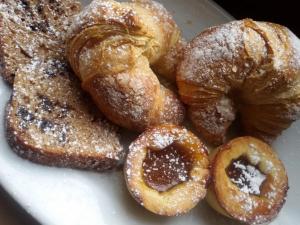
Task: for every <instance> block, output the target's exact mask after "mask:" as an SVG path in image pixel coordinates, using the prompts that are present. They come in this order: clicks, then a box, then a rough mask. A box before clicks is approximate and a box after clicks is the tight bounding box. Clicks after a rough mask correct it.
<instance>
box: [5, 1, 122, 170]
mask: <svg viewBox="0 0 300 225" xmlns="http://www.w3.org/2000/svg"><path fill="white" fill-rule="evenodd" d="M11 2H13V3H16V4H15V5H10V3H11ZM17 2H18V4H17ZM24 2H26V4H25V3H24ZM53 2H57V3H58V5H56V6H55V8H53V9H51V7H50V5H51V4H54V3H53ZM23 4H25V7H27V5H28V7H33V8H34V7H37V4H41V5H43V6H44V7H43V9H45V10H46V11H47V10H50V9H51V10H52V11H51V10H50V11H51V13H52V16H53V18H55V17H56V16H57V17H56V19H53V20H52V19H40V18H39V17H38V16H35V13H30V16H32V17H33V18H27V17H26V19H25V20H24V23H22V22H20V23H18V21H23V20H22V18H23V17H22V16H23V14H24V13H19V11H18V9H19V8H20V7H24V6H23ZM72 5H74V7H72ZM75 6H76V7H75ZM70 7H71V8H70ZM8 9H9V10H10V11H7V10H8ZM22 10H23V9H22ZM30 10H32V9H31V8H30ZM34 10H35V9H34ZM78 10H79V4H78V3H77V2H75V1H73V0H67V1H58V0H57V1H56V0H40V1H34V0H31V1H24V0H22V1H1V3H0V15H1V17H0V18H1V22H0V24H1V30H0V37H1V38H0V45H1V47H0V48H1V57H0V58H1V62H2V64H1V65H2V67H1V71H2V72H3V71H4V73H3V75H4V79H6V80H8V81H9V82H12V80H14V83H13V94H12V97H11V100H10V102H9V103H8V105H7V108H6V129H7V138H8V142H9V144H10V146H11V147H12V149H13V150H14V151H15V152H16V153H17V154H18V155H20V156H21V157H23V158H27V159H29V160H31V161H34V162H37V163H41V164H45V165H50V166H59V167H73V168H81V169H95V170H100V171H103V170H106V169H111V168H113V167H115V166H117V165H118V163H119V161H120V160H121V159H122V157H123V148H122V146H121V144H120V141H119V136H118V134H117V127H115V126H114V125H112V124H111V123H109V122H108V121H107V120H106V119H105V118H104V117H103V116H102V114H101V113H99V111H97V108H96V107H95V106H94V105H93V103H92V101H91V100H90V99H89V97H88V96H86V95H85V94H84V93H83V91H82V90H81V88H80V84H79V82H78V80H77V78H76V77H75V76H74V75H73V74H72V72H71V70H70V68H69V66H68V63H67V61H66V59H65V57H64V55H65V54H64V33H65V30H66V28H67V26H68V17H69V16H71V15H72V14H75V13H76V12H78ZM48 12H49V11H48ZM59 12H64V13H63V14H60V13H59ZM13 13H14V14H13ZM26 13H27V12H26ZM56 13H57V14H56ZM12 14H13V15H12ZM11 18H14V19H11ZM41 18H42V17H41ZM47 18H49V17H47ZM27 19H28V21H41V22H45V21H48V22H47V23H48V25H47V28H46V30H44V31H43V30H40V29H43V28H39V26H38V25H37V27H38V28H34V29H33V30H32V28H31V27H30V25H29V24H30V23H31V22H30V23H29V22H27ZM35 29H37V30H35ZM49 29H51V31H50V30H49ZM52 30H53V32H52ZM7 71H9V72H7Z"/></svg>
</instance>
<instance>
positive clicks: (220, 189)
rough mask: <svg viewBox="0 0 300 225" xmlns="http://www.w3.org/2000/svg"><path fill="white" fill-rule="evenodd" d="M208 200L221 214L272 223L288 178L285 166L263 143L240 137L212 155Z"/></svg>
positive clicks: (252, 222) (244, 220) (285, 191)
mask: <svg viewBox="0 0 300 225" xmlns="http://www.w3.org/2000/svg"><path fill="white" fill-rule="evenodd" d="M210 157H211V176H212V178H211V179H212V182H211V184H210V187H209V190H208V194H207V200H208V203H209V204H210V205H211V206H212V207H213V208H214V209H216V210H217V211H218V212H220V213H221V214H223V215H225V216H227V217H230V218H234V219H236V220H239V221H241V222H245V223H247V224H262V223H266V222H270V221H271V220H273V219H274V218H275V217H276V216H277V214H278V213H279V211H280V209H281V208H282V206H283V204H284V202H285V197H286V194H287V190H288V178H287V174H286V171H285V168H284V166H283V164H282V162H281V161H280V160H279V159H278V157H277V155H276V154H275V152H274V151H273V150H272V148H271V147H270V146H269V145H267V144H265V143H264V142H262V141H260V140H258V139H256V138H252V137H241V138H237V139H234V140H232V141H230V142H229V143H228V144H225V145H223V146H221V147H219V148H218V149H217V150H216V151H215V152H213V153H212V155H211V156H210Z"/></svg>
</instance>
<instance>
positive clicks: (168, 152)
mask: <svg viewBox="0 0 300 225" xmlns="http://www.w3.org/2000/svg"><path fill="white" fill-rule="evenodd" d="M191 169H192V161H191V157H190V155H189V154H187V150H186V149H185V148H184V147H183V146H181V145H179V144H177V143H176V142H174V143H173V144H171V145H169V146H168V147H166V148H164V149H162V150H152V149H148V152H147V155H146V158H145V159H144V162H143V176H144V181H145V182H146V184H147V185H148V186H149V187H151V188H153V189H155V190H157V191H159V192H165V191H168V190H169V189H171V188H173V187H174V186H176V185H178V184H180V183H182V182H185V181H188V180H189V173H190V171H191Z"/></svg>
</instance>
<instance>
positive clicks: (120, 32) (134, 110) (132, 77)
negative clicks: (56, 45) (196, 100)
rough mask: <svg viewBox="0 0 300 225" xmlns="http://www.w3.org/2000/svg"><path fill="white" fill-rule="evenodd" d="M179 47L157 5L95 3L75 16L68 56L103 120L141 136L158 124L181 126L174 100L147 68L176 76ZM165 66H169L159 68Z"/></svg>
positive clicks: (168, 20) (172, 25)
mask: <svg viewBox="0 0 300 225" xmlns="http://www.w3.org/2000/svg"><path fill="white" fill-rule="evenodd" d="M181 46H182V42H181V35H180V31H179V29H178V27H177V25H176V24H175V22H174V21H173V19H172V17H171V16H170V14H169V13H168V12H167V11H166V9H165V8H164V7H163V6H162V5H161V4H159V3H156V2H154V1H150V0H143V1H142V0H140V1H132V2H122V3H119V2H116V1H113V0H94V1H93V2H92V3H91V4H90V5H89V6H87V7H86V8H85V9H84V10H83V11H82V12H81V13H80V14H79V15H77V16H75V17H74V21H73V24H72V26H71V28H70V31H69V34H68V42H67V57H68V59H69V61H70V64H71V66H72V68H73V70H74V71H75V73H76V75H77V76H78V77H79V78H80V80H81V81H82V87H83V89H84V90H86V91H87V92H88V93H89V94H90V95H91V96H92V98H93V99H94V101H95V102H96V104H97V105H98V107H99V108H100V110H101V111H102V112H103V113H104V114H105V115H106V117H107V118H109V119H110V120H111V121H113V122H115V123H116V124H118V125H120V126H122V127H125V128H128V129H132V130H136V131H143V130H144V129H145V128H147V127H149V126H152V125H157V124H161V123H174V124H180V123H181V122H182V120H183V118H184V108H183V106H182V104H181V103H180V101H179V99H178V98H177V96H176V95H175V94H174V93H173V92H172V91H171V90H169V89H167V88H165V87H164V86H162V85H161V84H160V82H159V80H158V79H157V77H156V75H155V74H154V72H153V71H152V69H151V68H150V66H151V65H153V67H154V69H155V68H157V70H158V71H160V72H161V73H162V74H163V75H165V76H166V77H172V76H175V74H174V71H175V69H174V68H175V66H176V65H177V62H175V61H176V59H177V57H176V56H174V55H176V53H174V52H176V51H177V50H176V49H177V48H178V52H179V51H180V50H181V49H182V47H181ZM178 54H179V53H178ZM166 61H167V62H168V61H169V62H170V64H168V66H167V65H166V67H164V68H162V67H163V63H164V62H166ZM170 65H171V66H170Z"/></svg>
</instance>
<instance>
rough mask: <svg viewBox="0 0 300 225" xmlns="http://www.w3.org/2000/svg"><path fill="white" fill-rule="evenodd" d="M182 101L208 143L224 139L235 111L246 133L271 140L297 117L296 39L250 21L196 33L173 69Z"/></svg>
mask: <svg viewBox="0 0 300 225" xmlns="http://www.w3.org/2000/svg"><path fill="white" fill-rule="evenodd" d="M177 84H178V88H179V93H180V96H181V99H182V100H183V101H184V103H186V104H187V105H188V107H189V109H188V111H189V115H190V118H191V120H192V122H193V124H194V125H195V126H196V128H197V129H198V130H199V131H200V132H201V133H202V134H203V136H205V137H206V139H208V140H209V141H211V142H213V143H215V144H220V143H222V142H224V141H225V135H226V132H227V130H228V127H229V126H230V125H231V123H232V122H233V120H235V117H236V113H237V112H239V113H240V116H241V121H242V124H243V128H244V130H245V132H246V133H248V134H250V135H253V136H256V137H259V138H261V139H263V140H265V141H268V142H269V141H271V140H272V139H274V138H275V137H276V136H278V135H279V134H280V133H281V132H282V131H283V130H284V129H286V128H288V127H289V126H290V124H291V123H292V122H293V121H295V120H296V119H298V118H299V117H300V40H299V39H298V38H297V37H296V36H295V35H294V34H293V33H292V32H291V31H289V30H288V29H287V28H285V27H283V26H280V25H277V24H272V23H266V22H256V21H253V20H250V19H245V20H241V21H233V22H231V23H228V24H224V25H221V26H217V27H212V28H210V29H207V30H205V31H203V32H202V33H200V34H199V35H198V36H197V37H196V38H195V39H194V40H193V41H192V42H191V43H190V44H189V45H188V46H187V48H186V49H185V52H184V54H183V60H182V62H181V63H180V65H179V67H178V74H177Z"/></svg>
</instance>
